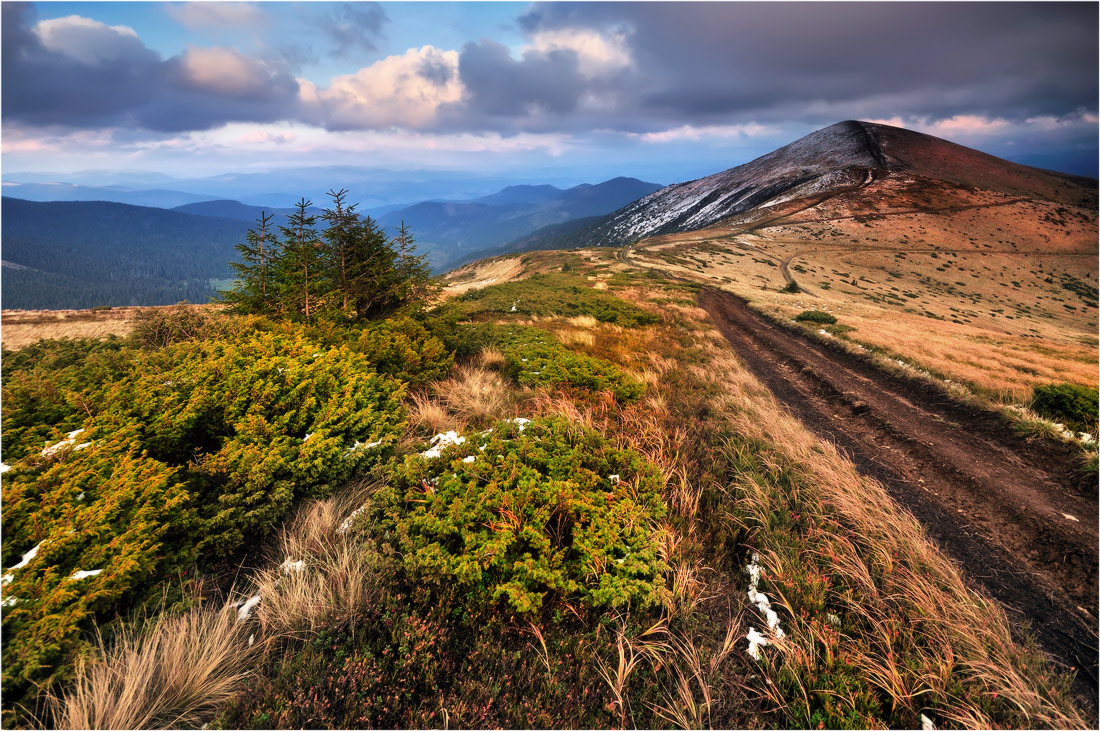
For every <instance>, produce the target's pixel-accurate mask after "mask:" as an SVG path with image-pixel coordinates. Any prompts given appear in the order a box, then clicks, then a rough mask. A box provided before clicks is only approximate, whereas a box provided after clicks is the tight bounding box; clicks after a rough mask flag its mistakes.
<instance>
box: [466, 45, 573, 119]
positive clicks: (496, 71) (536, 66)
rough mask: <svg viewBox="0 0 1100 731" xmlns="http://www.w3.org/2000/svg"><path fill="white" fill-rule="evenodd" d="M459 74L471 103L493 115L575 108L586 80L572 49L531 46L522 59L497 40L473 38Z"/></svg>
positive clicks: (476, 108)
mask: <svg viewBox="0 0 1100 731" xmlns="http://www.w3.org/2000/svg"><path fill="white" fill-rule="evenodd" d="M458 73H459V76H460V77H461V78H462V83H463V84H464V85H465V86H466V92H467V94H468V95H469V102H468V104H469V107H470V108H472V109H473V110H476V111H480V112H484V113H486V114H489V115H502V116H513V115H515V116H526V115H527V114H530V113H532V112H542V111H545V112H550V113H553V114H556V115H563V114H566V113H568V112H572V111H573V110H574V109H575V108H576V106H577V101H578V99H579V98H580V95H581V94H582V93H583V92H584V83H583V82H582V79H581V75H580V73H579V71H578V67H577V54H576V53H575V52H573V51H569V50H555V51H550V52H547V53H540V52H533V51H529V52H527V53H525V54H524V55H523V58H521V59H520V60H518V61H517V60H515V59H513V58H512V55H511V53H509V51H508V48H507V47H505V46H503V45H501V44H499V43H497V42H496V41H489V40H483V41H481V42H480V43H467V44H466V45H465V47H463V49H462V55H461V56H460V57H459V62H458Z"/></svg>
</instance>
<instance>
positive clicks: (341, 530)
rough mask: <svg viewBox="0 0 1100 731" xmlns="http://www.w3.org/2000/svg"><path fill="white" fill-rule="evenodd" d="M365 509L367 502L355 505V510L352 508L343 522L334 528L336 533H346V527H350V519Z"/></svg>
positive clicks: (353, 518)
mask: <svg viewBox="0 0 1100 731" xmlns="http://www.w3.org/2000/svg"><path fill="white" fill-rule="evenodd" d="M366 509H367V503H363V504H362V505H360V506H359V507H357V508H356V509H355V510H353V511H352V513H351V515H349V516H348V517H347V518H345V519H344V522H343V523H341V524H340V527H339V528H337V529H336V532H337V533H347V532H348V529H349V528H351V521H353V520H355V519H356V517H358V516H359V514H360V513H362V512H363V511H364V510H366Z"/></svg>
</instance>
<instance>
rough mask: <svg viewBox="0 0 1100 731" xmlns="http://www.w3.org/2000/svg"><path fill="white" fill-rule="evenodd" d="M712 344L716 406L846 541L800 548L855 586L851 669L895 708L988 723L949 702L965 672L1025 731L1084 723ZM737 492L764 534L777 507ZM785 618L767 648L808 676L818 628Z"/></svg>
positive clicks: (770, 558)
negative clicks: (1010, 710) (933, 703)
mask: <svg viewBox="0 0 1100 731" xmlns="http://www.w3.org/2000/svg"><path fill="white" fill-rule="evenodd" d="M712 343H713V341H711V342H710V343H707V344H705V345H704V346H703V347H704V348H705V349H707V350H709V351H710V353H711V359H710V362H711V366H710V367H708V368H701V369H699V371H698V375H701V376H702V375H705V374H706V375H708V377H709V379H710V381H711V383H712V384H713V385H714V386H715V387H718V388H722V389H724V390H725V392H726V394H727V396H726V397H724V399H723V401H724V403H722V404H719V405H718V406H719V408H721V409H722V410H723V411H724V412H725V413H727V414H730V415H731V416H732V418H733V419H734V423H735V425H736V428H737V430H738V431H740V432H741V433H742V434H745V435H748V436H750V437H752V438H759V439H763V440H767V442H769V443H770V444H772V445H773V446H774V447H775V449H777V450H778V451H779V452H780V453H781V454H782V455H783V456H784V457H785V458H786V459H788V460H789V461H790V463H791V464H796V465H800V466H801V469H802V470H804V473H805V474H806V476H807V478H808V479H806V480H805V481H804V482H803V483H802V487H801V489H803V490H806V491H808V492H809V494H807V495H806V497H805V499H803V500H801V501H800V504H802V505H804V506H818V507H817V508H816V509H817V510H818V512H819V515H818V516H817V521H818V522H819V523H820V524H826V523H828V522H829V521H834V520H836V519H837V517H838V516H840V517H841V520H842V522H843V526H844V531H843V532H839V533H836V534H833V535H830V536H829V537H828V540H827V542H826V545H825V547H824V548H818V549H810V548H809V544H807V550H813V551H822V550H827V551H828V560H829V561H830V562H831V564H832V571H833V572H834V573H835V574H837V575H841V576H843V577H844V580H845V582H847V583H850V584H851V585H853V586H855V587H858V591H856V592H853V593H850V594H848V595H847V596H846V597H845V596H840V597H838V598H839V599H841V600H843V601H845V602H846V605H845V609H847V610H848V611H850V612H852V613H855V614H858V615H861V616H862V617H863V618H864V620H865V625H866V626H868V627H870V628H872V630H873V631H872V633H871V634H870V635H866V634H863V635H860V636H858V637H856V638H852V641H849V642H847V643H845V651H846V652H848V654H849V657H850V658H851V661H852V663H853V664H854V665H856V666H857V667H860V668H861V669H862V670H863V671H864V673H865V674H866V677H867V678H869V679H870V680H871V682H873V683H875V684H877V685H878V686H879V687H880V688H881V689H882V690H883V691H884V692H885V693H886V694H887V695H888V696H889V697H891V698H893V699H895V702H897V703H899V704H906V705H907V706H910V707H916V706H919V703H917V702H916V699H918V697H919V696H921V695H923V694H933V695H935V696H936V697H939V698H945V699H947V700H949V701H951V704H949V705H948V706H947V709H946V711H945V712H946V713H947V717H948V718H958V719H963V718H968V719H971V720H980V721H981V723H980V724H979V725H985V726H988V725H989V724H990V723H991V720H990V719H984V718H981V717H980V713H979V711H978V710H977V709H975V708H974V707H973V705H972V704H970V703H968V702H966V701H965V700H964V699H958V698H953V697H951V695H950V694H949V693H948V692H947V684H948V682H949V680H951V679H952V678H953V676H954V675H955V674H956V673H966V674H967V675H968V676H969V677H970V678H971V682H973V683H974V684H975V685H976V686H977V687H979V688H981V689H982V692H984V693H987V694H990V693H995V694H997V695H998V696H1000V697H1001V698H1003V699H1005V700H1006V701H1007V702H1009V703H1012V704H1013V705H1015V706H1016V707H1017V708H1019V709H1020V711H1021V713H1023V715H1024V716H1025V717H1026V718H1027V719H1028V721H1029V723H1030V724H1031V725H1032V726H1033V727H1053V728H1074V727H1083V726H1085V725H1087V723H1086V721H1085V719H1084V718H1083V717H1082V716H1081V715H1080V714H1079V712H1078V711H1077V710H1076V709H1074V708H1073V706H1072V705H1071V704H1070V703H1069V702H1067V701H1066V700H1065V699H1064V698H1062V697H1060V696H1057V695H1056V694H1052V693H1051V692H1050V691H1051V687H1050V684H1049V680H1048V678H1046V677H1045V676H1044V675H1043V672H1044V671H1041V670H1038V669H1037V668H1036V667H1035V665H1034V663H1033V661H1032V659H1033V655H1031V654H1030V652H1029V651H1027V650H1025V649H1023V648H1022V647H1021V646H1020V645H1018V644H1017V643H1016V642H1015V641H1014V640H1013V638H1012V633H1011V630H1010V625H1009V622H1008V620H1007V618H1006V617H1005V615H1004V612H1003V610H1001V609H1000V608H999V607H998V606H997V605H996V604H995V603H994V602H992V601H991V600H989V599H988V598H986V597H984V596H982V595H980V594H978V593H976V592H975V591H973V590H972V589H970V588H969V587H968V586H967V585H966V583H965V582H964V580H963V579H962V577H961V576H960V575H959V572H958V570H957V569H956V568H955V566H954V565H953V564H952V563H951V562H950V561H949V560H947V559H946V558H945V557H944V556H943V555H942V554H941V553H940V552H939V551H938V549H936V548H935V547H934V546H933V545H932V544H931V543H930V542H929V540H928V539H927V537H926V536H925V534H924V532H923V530H922V528H921V526H920V524H919V523H918V522H917V521H916V520H915V519H914V518H913V517H911V516H910V515H909V514H908V513H906V512H905V511H904V510H902V509H901V508H899V507H897V505H896V504H895V503H894V502H893V501H892V500H891V498H890V497H889V495H887V493H886V491H885V489H884V488H883V487H882V486H881V485H880V484H878V483H877V482H875V481H874V480H871V479H868V478H865V477H863V476H861V475H859V474H858V472H857V471H856V469H855V467H854V466H853V465H852V464H851V463H850V462H849V461H848V460H846V459H845V458H844V457H842V456H841V455H840V454H838V453H837V452H836V450H835V449H834V448H833V447H832V446H831V445H828V444H825V443H822V442H821V441H820V440H818V439H817V438H816V437H814V436H813V435H812V434H811V433H810V432H809V431H807V430H806V428H805V427H804V426H803V425H802V424H801V423H800V422H798V421H797V420H796V419H794V418H793V417H792V416H790V414H789V413H787V412H786V411H785V410H784V409H783V408H781V407H780V406H779V405H778V404H777V403H776V402H775V400H774V399H773V398H772V396H771V394H770V393H768V392H767V391H766V390H765V389H764V388H763V387H762V386H761V385H760V384H759V383H758V382H757V381H756V380H755V379H753V378H752V376H751V375H750V374H748V373H747V372H746V371H745V370H744V369H743V368H742V367H741V366H740V364H739V363H738V362H737V360H736V359H735V358H734V357H733V356H732V354H731V353H729V351H728V350H726V349H722V348H719V347H716V346H714V345H713V344H712ZM738 489H739V490H740V493H741V494H742V498H741V503H740V504H741V506H742V510H743V511H745V512H746V514H748V515H755V518H756V520H755V521H750V522H756V523H757V524H761V525H767V524H768V522H769V516H770V515H771V514H773V513H774V512H775V511H776V510H777V509H779V506H778V505H776V503H775V501H774V500H773V498H772V497H771V496H770V495H769V494H768V492H767V490H766V489H765V488H764V487H763V486H762V485H760V484H759V483H757V482H755V481H753V480H745V481H743V482H742V483H741V484H739V485H738ZM755 541H756V543H757V544H758V548H759V549H760V560H761V564H762V565H764V566H765V567H766V568H767V570H768V571H769V572H770V573H772V574H773V575H775V574H780V573H782V572H784V571H793V570H794V569H795V566H792V565H787V564H786V562H787V561H790V560H792V559H791V558H790V557H786V558H784V557H780V556H778V555H777V554H775V553H773V552H770V551H769V550H768V548H767V544H768V536H767V534H764V533H759V534H757V535H756V537H755ZM813 558H820V553H811V554H807V555H806V556H805V557H803V558H797V559H793V560H797V561H800V562H801V561H805V560H811V559H813ZM873 577H874V578H873ZM777 595H778V596H777V600H778V602H777V603H779V604H780V605H783V604H784V603H785V602H786V600H785V599H784V598H783V596H782V593H781V592H779V591H778V590H777ZM853 597H858V598H859V601H858V602H855V601H853ZM788 606H789V604H788ZM786 616H788V617H790V619H789V620H787V621H789V623H790V626H789V629H788V632H787V635H788V636H787V638H786V639H785V640H776V642H775V644H776V645H777V647H778V650H779V652H780V653H781V654H782V656H783V658H784V663H787V666H788V667H791V665H790V663H795V664H797V663H802V664H803V665H804V666H805V670H806V673H805V674H809V668H810V666H812V664H813V663H814V662H815V654H814V653H815V648H816V647H818V646H821V643H819V642H817V639H816V637H815V633H817V632H821V631H823V628H822V627H821V626H820V625H817V626H815V625H812V624H811V623H809V622H807V621H805V620H804V619H800V618H799V617H797V616H794V615H793V613H791V612H789V611H788V612H787V615H786ZM897 632H905V633H909V634H911V635H914V636H917V635H919V636H920V637H921V641H919V642H914V643H912V645H911V647H913V648H918V649H917V650H916V652H917V654H916V655H914V654H910V655H908V656H906V657H899V656H897V655H896V654H895V653H894V652H893V650H892V648H893V646H894V644H893V643H894V642H896V639H895V637H896V633H897ZM892 633H894V634H892ZM796 649H797V652H795V651H793V650H796ZM795 675H796V677H797V676H799V673H796V674H795ZM975 714H978V715H975Z"/></svg>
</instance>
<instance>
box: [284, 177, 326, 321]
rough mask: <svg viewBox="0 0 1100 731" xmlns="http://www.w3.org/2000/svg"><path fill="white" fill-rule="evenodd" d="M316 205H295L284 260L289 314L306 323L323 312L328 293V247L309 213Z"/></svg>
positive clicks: (288, 228) (285, 233) (286, 300)
mask: <svg viewBox="0 0 1100 731" xmlns="http://www.w3.org/2000/svg"><path fill="white" fill-rule="evenodd" d="M311 205H313V203H312V201H308V200H306V199H305V198H302V199H301V200H299V201H298V203H296V204H295V208H296V210H295V212H294V213H293V214H291V216H290V218H289V220H288V221H287V224H288V225H286V226H282V227H280V230H281V231H282V234H283V242H284V244H283V247H284V248H283V257H282V260H281V262H280V263H281V266H280V274H281V282H280V285H281V290H282V296H281V298H280V299H281V301H282V304H283V308H282V309H283V310H284V311H285V312H293V313H296V314H301V315H302V316H304V317H305V319H306V320H309V319H310V318H311V317H312V316H313V315H315V314H317V312H318V311H319V310H320V309H321V306H322V298H323V297H324V294H325V290H326V288H327V287H326V279H325V271H324V262H325V259H324V244H323V242H322V241H321V238H320V236H318V234H317V229H315V228H314V224H315V223H316V221H317V216H312V215H309V213H307V211H308V210H309V207H310V206H311Z"/></svg>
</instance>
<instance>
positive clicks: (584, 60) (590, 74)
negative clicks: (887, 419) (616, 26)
mask: <svg viewBox="0 0 1100 731" xmlns="http://www.w3.org/2000/svg"><path fill="white" fill-rule="evenodd" d="M528 49H529V50H533V51H535V52H537V53H538V54H540V55H546V54H549V53H552V52H553V51H562V50H568V51H572V52H573V53H575V54H576V56H577V70H578V71H580V73H581V75H582V76H584V77H585V78H588V79H592V78H596V77H600V76H608V75H612V74H616V73H618V72H620V71H623V70H625V69H628V68H630V66H631V65H632V58H631V53H630V49H629V48H628V47H627V44H626V34H625V33H623V32H609V33H607V34H604V33H600V32H599V31H597V30H594V29H592V28H555V29H551V30H546V31H542V32H539V33H536V34H534V35H533V37H532V38H531V43H530V45H529V46H528Z"/></svg>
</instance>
